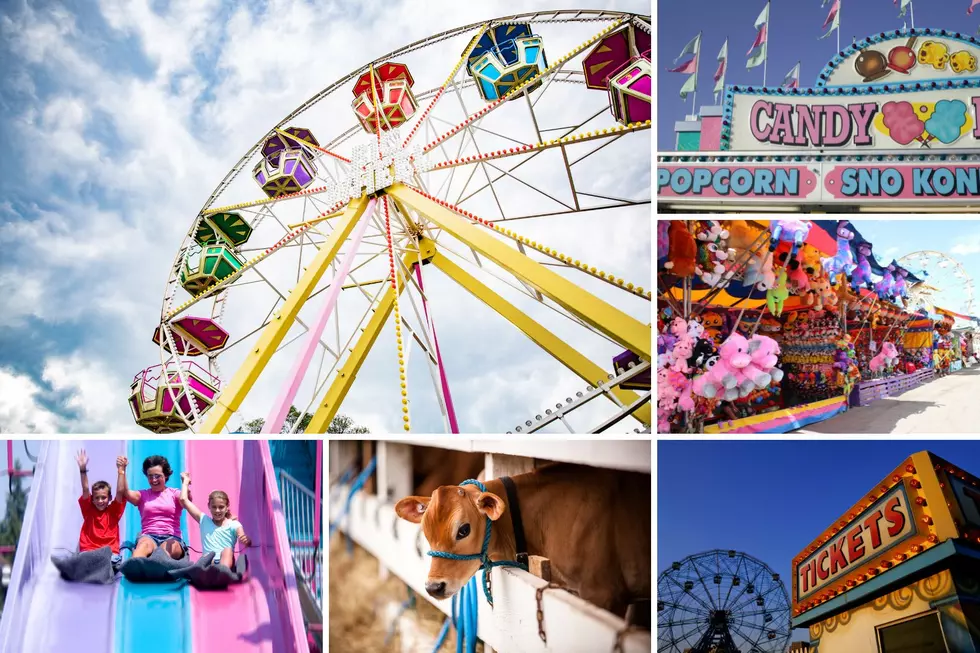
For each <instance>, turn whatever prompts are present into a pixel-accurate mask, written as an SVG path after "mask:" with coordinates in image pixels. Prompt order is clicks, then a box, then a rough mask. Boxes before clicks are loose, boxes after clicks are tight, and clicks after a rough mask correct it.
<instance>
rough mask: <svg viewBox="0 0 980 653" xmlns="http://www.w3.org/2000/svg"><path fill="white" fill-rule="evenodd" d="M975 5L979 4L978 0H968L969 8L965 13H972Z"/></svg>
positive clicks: (979, 0)
mask: <svg viewBox="0 0 980 653" xmlns="http://www.w3.org/2000/svg"><path fill="white" fill-rule="evenodd" d="M977 5H980V0H972V1H971V2H970V8H969V9H967V10H966V15H967V16H969V15H970V14H972V13H973V9H974V7H976V6H977Z"/></svg>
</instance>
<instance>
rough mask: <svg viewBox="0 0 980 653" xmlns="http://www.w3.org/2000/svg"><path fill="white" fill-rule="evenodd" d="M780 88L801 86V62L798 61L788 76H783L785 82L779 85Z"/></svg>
mask: <svg viewBox="0 0 980 653" xmlns="http://www.w3.org/2000/svg"><path fill="white" fill-rule="evenodd" d="M779 86H780V88H799V87H800V62H799V61H797V62H796V65H795V66H793V68H792V69H790V71H789V72H788V73H786V77H783V83H782V84H780V85H779Z"/></svg>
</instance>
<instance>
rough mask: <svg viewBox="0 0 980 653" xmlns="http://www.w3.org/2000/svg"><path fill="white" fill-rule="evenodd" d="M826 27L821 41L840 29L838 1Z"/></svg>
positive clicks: (833, 6) (831, 10) (833, 7)
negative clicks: (828, 28) (828, 26)
mask: <svg viewBox="0 0 980 653" xmlns="http://www.w3.org/2000/svg"><path fill="white" fill-rule="evenodd" d="M974 2H977V3H978V4H980V0H974ZM827 25H830V30H828V32H827V33H826V34H824V35H823V36H821V37H820V38H821V39H825V38H827V37H828V36H830V35H831V34H833V33H834V30H836V29H840V0H834V4H833V5H831V7H830V13H829V14H827V19H826V20H825V21H824V22H823V27H824V29H826V28H827ZM818 40H819V39H818Z"/></svg>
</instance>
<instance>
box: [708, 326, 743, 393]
mask: <svg viewBox="0 0 980 653" xmlns="http://www.w3.org/2000/svg"><path fill="white" fill-rule="evenodd" d="M718 355H719V356H720V357H721V360H719V361H718V363H717V364H716V365H715V367H717V366H718V365H721V366H723V368H724V369H725V375H724V376H723V377H722V383H723V384H724V386H725V400H726V401H733V400H735V399H738V397H739V396H745V395H746V394H748V392H747V391H746V390H747V387H748V384H746V381H747V380H748V379H747V377H746V376H745V368H746V367H748V366H749V365H750V364H751V363H752V357H751V356H749V341H748V340H746V339H745V336H743V335H742V334H740V333H733V334H731V335H730V336H728V338H727V339H726V340H725V342H723V343H722V344H721V347H719V348H718ZM749 383H751V381H749Z"/></svg>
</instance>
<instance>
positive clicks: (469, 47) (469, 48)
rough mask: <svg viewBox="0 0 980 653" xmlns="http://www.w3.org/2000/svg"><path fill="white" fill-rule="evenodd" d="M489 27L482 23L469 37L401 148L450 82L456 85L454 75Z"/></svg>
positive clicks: (407, 142)
mask: <svg viewBox="0 0 980 653" xmlns="http://www.w3.org/2000/svg"><path fill="white" fill-rule="evenodd" d="M489 27H490V24H489V23H484V24H483V25H482V26H481V27H480V31H479V32H477V33H476V35H475V36H474V37H473V38H472V39H470V43H469V45H467V46H466V48H465V49H464V50H463V54H462V56H460V58H459V61H457V62H456V65H455V66H453V69H452V72H450V73H449V77H447V78H446V81H445V82H443V84H442V86H440V87H439V89H438V90H437V91H436V94H435V95H434V96H433V98H432V101H431V102H429V106H427V107H426V108H425V110H424V111H423V112H422V115H421V116H419V119H418V121H416V123H415V126H413V127H412V129H411V131H409V133H408V136H407V137H406V138H405V140H404V141H403V142H402V147H403V148H404V147H407V146H408V144H409V143H410V142H411V140H412V137H413V136H415V132H416V131H418V129H419V127H421V126H422V125H423V124H425V122H426V119H427V118H428V115H429V112H431V111H432V109H433V107H435V106H436V104H437V103H438V102H439V99H440V98H441V97H442V95H443V93H445V92H446V88H447V87H448V86H449V85H450V84H453V86H454V87H455V86H456V84H455V80H456V75H458V74H459V70H460V69H461V68H462V67H463V64H465V63H466V61H467V59H469V56H470V53H471V52H473V48H475V47H476V45H477V43H479V41H480V39H481V38H482V37H483V35H484V34H485V33H486V31H487V29H488V28H489Z"/></svg>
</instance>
